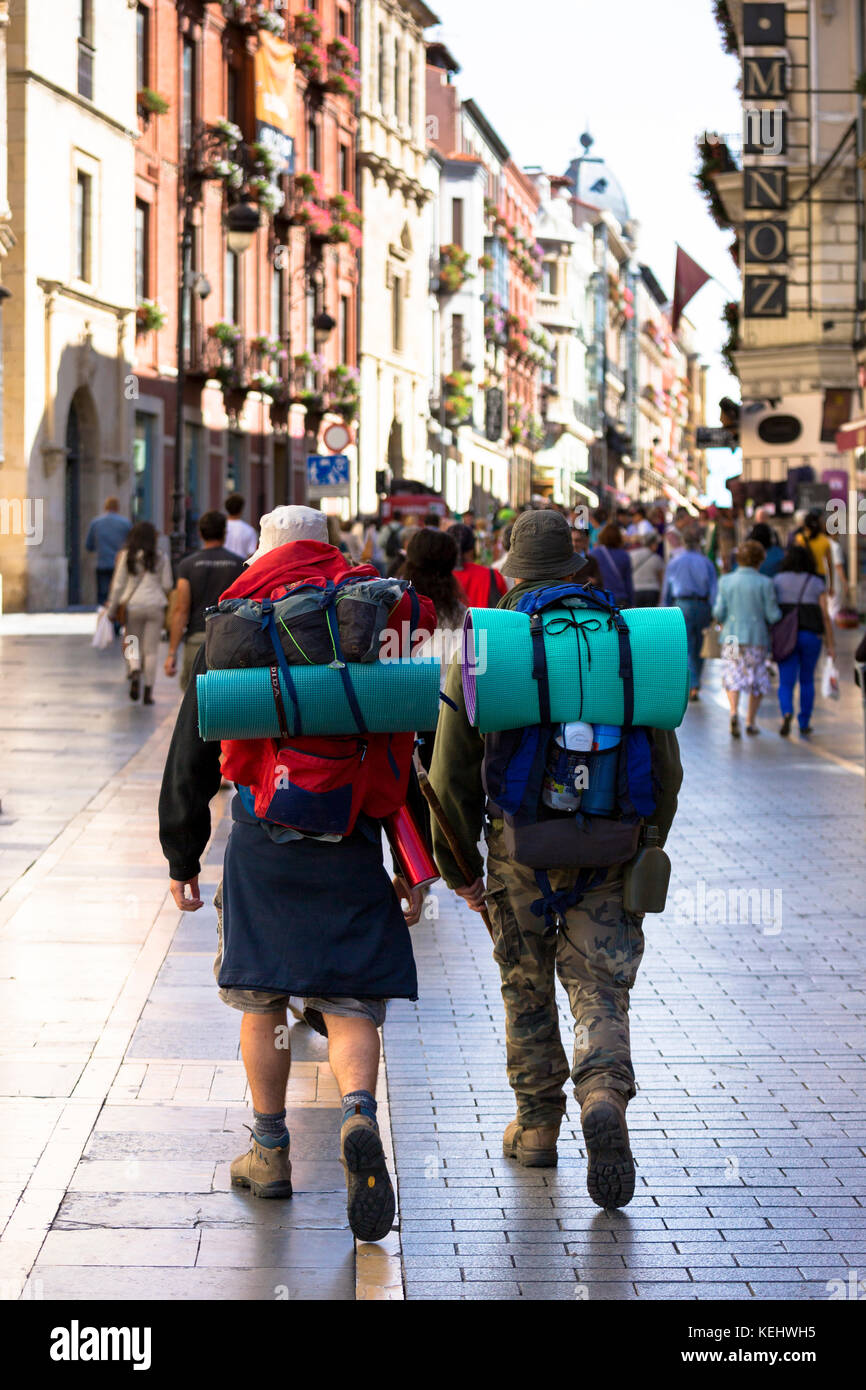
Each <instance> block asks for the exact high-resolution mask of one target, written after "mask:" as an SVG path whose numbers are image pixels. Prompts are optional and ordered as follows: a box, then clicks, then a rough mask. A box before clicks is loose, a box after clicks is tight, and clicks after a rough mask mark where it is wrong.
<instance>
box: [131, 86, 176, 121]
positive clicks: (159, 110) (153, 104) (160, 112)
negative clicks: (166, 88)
mask: <svg viewBox="0 0 866 1390" xmlns="http://www.w3.org/2000/svg"><path fill="white" fill-rule="evenodd" d="M137 105H138V114H139V115H140V116H144V117H145V118H146V117H148V116H164V115H165V114H166V112H167V111H168V109H169V103H168V101H167V100H166V98H165V97H163V96H160V94H159V92H154V91H153V90H152V89H151V88H150V87H142V88H141V90H140V92H139V93H138V97H137Z"/></svg>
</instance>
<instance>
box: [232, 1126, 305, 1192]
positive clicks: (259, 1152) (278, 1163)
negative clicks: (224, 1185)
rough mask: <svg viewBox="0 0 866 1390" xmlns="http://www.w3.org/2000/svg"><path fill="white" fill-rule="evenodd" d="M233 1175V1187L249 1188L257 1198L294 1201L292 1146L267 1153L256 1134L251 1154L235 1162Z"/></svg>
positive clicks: (251, 1146) (269, 1150)
mask: <svg viewBox="0 0 866 1390" xmlns="http://www.w3.org/2000/svg"><path fill="white" fill-rule="evenodd" d="M231 1174H232V1187H248V1188H249V1189H250V1192H251V1193H252V1194H253V1196H254V1197H291V1195H292V1164H291V1161H290V1159H289V1144H284V1145H283V1146H282V1147H281V1148H278V1149H267V1148H265V1146H264V1144H260V1143H259V1142H258V1140H257V1139H256V1136H255V1135H254V1134H253V1136H252V1140H251V1143H250V1147H249V1151H248V1152H247V1153H245V1154H241V1156H240V1158H236V1159H235V1161H234V1163H233V1164H232V1167H231Z"/></svg>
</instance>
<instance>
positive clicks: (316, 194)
mask: <svg viewBox="0 0 866 1390" xmlns="http://www.w3.org/2000/svg"><path fill="white" fill-rule="evenodd" d="M295 188H296V189H297V190H298V192H299V193H301V194H303V196H304V197H305V198H321V197H322V176H321V174H317V173H316V172H315V170H312V169H305V170H303V171H302V172H301V173H300V174H295Z"/></svg>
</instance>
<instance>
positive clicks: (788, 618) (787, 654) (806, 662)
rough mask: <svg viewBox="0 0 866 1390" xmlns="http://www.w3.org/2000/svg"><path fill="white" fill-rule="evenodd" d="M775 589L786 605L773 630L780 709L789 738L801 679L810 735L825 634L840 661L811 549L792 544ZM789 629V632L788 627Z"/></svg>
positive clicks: (804, 722) (804, 726) (805, 733)
mask: <svg viewBox="0 0 866 1390" xmlns="http://www.w3.org/2000/svg"><path fill="white" fill-rule="evenodd" d="M773 588H774V589H775V591H776V598H777V600H778V603H779V607H780V608H781V610H782V621H781V623H779V625H778V628H777V630H776V632H774V634H773V654H774V656H775V657H776V661H777V663H778V666H779V708H780V710H781V712H782V726H781V728H780V729H779V733H780V734H781V735H782V738H787V737H788V735H789V733H790V732H791V721H792V720H793V718H794V687H795V685H796V684H797V682H798V681H799V683H800V713H799V716H798V723H799V726H800V737H801V738H808V737H809V735H810V734H811V732H812V725H811V723H810V720H811V717H812V707H813V705H814V703H815V667H816V666H817V665H818V658H819V656H820V655H821V642H822V638H823V640H824V641H826V643H827V651H828V652H829V654H830V656H831V657H833V659H834V660H835V657H836V645H835V638H834V635H833V624H832V623H831V621H830V612H829V608H828V606H827V592H826V591H827V586H826V584H825V582H824V580H823V579H822V578H821V577H820V575H819V574H817V572H816V568H815V559H814V556H813V554H812V550H811V549H810V548H809V547H807V546H805V545H799V544H794V545H791V546H790V547H789V548H788V550H787V552H786V554H785V558H784V559H783V561H782V564H781V566H780V568H779V572H778V574H777V575H776V576H775V577H774V579H773ZM788 629H790V631H788Z"/></svg>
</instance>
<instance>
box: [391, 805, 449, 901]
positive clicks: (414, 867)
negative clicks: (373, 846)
mask: <svg viewBox="0 0 866 1390" xmlns="http://www.w3.org/2000/svg"><path fill="white" fill-rule="evenodd" d="M384 824H385V834H386V835H387V836H388V844H389V845H390V846H391V853H392V855H393V856H394V868H395V870H396V871H397V873H398V874H399V875H400V877H401V878H402V879H403V882H404V883H405V884H406V887H407V888H427V887H428V886H429V885H430V884H431V883H435V882H436V880H437V878H438V877H439V870H438V869H437V868H436V865H435V864H434V862H433V859H432V856H431V854H430V851H429V850H428V848H427V844H426V841H425V839H424V836H423V835H422V834H421V831H420V830H419V829H418V827H417V825H416V824H415V822H414V820H413V819H412V815H411V813H410V811H409V807H408V806H401V807H400V809H399V811H393V812H392V813H391V815H390V816H388V818H387V819H386V821H385V823H384Z"/></svg>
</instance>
